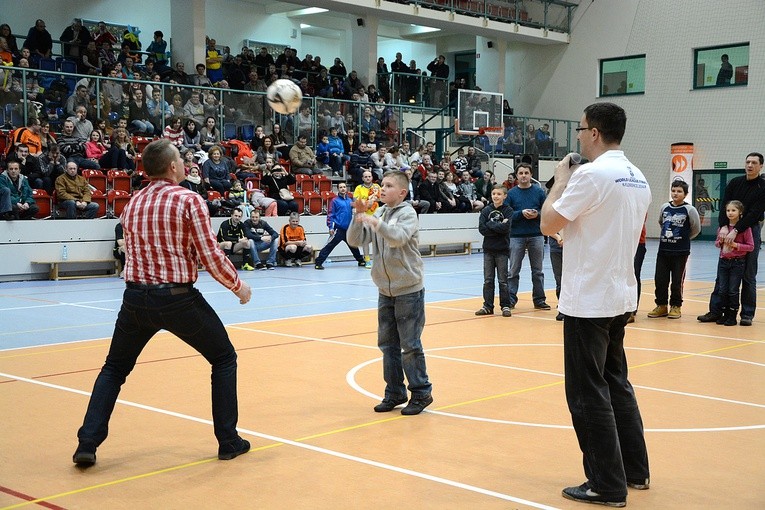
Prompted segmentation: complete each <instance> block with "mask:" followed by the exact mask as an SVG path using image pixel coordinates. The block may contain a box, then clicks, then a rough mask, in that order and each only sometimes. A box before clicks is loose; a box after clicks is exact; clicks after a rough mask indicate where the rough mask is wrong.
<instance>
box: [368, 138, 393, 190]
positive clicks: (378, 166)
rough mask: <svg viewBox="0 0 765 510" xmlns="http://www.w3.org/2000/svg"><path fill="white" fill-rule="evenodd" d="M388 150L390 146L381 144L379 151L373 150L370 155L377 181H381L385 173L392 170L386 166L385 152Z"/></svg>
mask: <svg viewBox="0 0 765 510" xmlns="http://www.w3.org/2000/svg"><path fill="white" fill-rule="evenodd" d="M387 152H388V148H387V147H385V146H384V145H383V144H380V145H379V147H378V149H377V151H376V152H373V153H372V154H371V155H370V157H369V163H370V167H371V169H372V173H373V174H374V177H375V182H380V181H381V180H382V176H383V174H384V173H385V172H387V171H388V170H390V169H389V168H388V167H387V166H385V154H386V153H387Z"/></svg>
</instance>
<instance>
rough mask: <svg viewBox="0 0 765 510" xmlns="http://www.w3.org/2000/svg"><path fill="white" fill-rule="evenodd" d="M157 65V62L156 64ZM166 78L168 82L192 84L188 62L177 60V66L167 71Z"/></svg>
mask: <svg viewBox="0 0 765 510" xmlns="http://www.w3.org/2000/svg"><path fill="white" fill-rule="evenodd" d="M155 67H156V64H155ZM165 79H166V80H167V82H168V83H177V84H180V85H190V84H191V82H190V81H189V75H188V74H186V64H184V63H183V62H176V63H175V67H174V68H173V69H170V70H168V71H166V72H165Z"/></svg>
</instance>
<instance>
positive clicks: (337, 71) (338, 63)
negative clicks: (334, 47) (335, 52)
mask: <svg viewBox="0 0 765 510" xmlns="http://www.w3.org/2000/svg"><path fill="white" fill-rule="evenodd" d="M329 75H330V76H332V77H339V78H340V81H341V82H342V81H344V79H345V77H346V76H347V75H348V71H347V70H346V69H345V64H343V61H342V60H340V58H338V57H335V62H334V64H333V65H332V67H330V68H329Z"/></svg>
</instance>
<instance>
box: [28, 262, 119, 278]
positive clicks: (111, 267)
mask: <svg viewBox="0 0 765 510" xmlns="http://www.w3.org/2000/svg"><path fill="white" fill-rule="evenodd" d="M32 264H45V265H48V266H50V269H49V272H48V276H49V279H51V280H72V279H75V278H105V277H109V276H116V275H117V274H119V260H117V259H114V258H111V259H90V260H75V259H69V260H34V261H32ZM66 264H81V265H88V266H90V267H87V268H85V269H78V271H94V272H95V271H96V270H97V269H96V268H94V267H92V266H98V265H101V266H103V265H107V266H108V267H107V268H106V269H103V268H101V269H98V271H106V272H105V273H103V274H86V275H82V274H78V275H76V276H61V274H60V271H61V266H62V265H66Z"/></svg>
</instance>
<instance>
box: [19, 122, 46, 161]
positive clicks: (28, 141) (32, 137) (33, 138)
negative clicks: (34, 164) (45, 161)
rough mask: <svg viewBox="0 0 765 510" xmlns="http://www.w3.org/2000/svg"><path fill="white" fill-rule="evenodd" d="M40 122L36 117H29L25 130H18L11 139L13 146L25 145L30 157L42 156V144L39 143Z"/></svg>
mask: <svg viewBox="0 0 765 510" xmlns="http://www.w3.org/2000/svg"><path fill="white" fill-rule="evenodd" d="M40 126H41V122H40V120H39V119H38V118H37V117H29V120H28V121H27V126H26V128H22V129H19V130H18V131H17V132H16V134H15V136H14V139H13V143H14V144H18V145H25V146H26V147H27V149H28V151H29V154H30V155H31V156H34V157H35V158H38V157H40V156H42V142H41V141H40Z"/></svg>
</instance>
